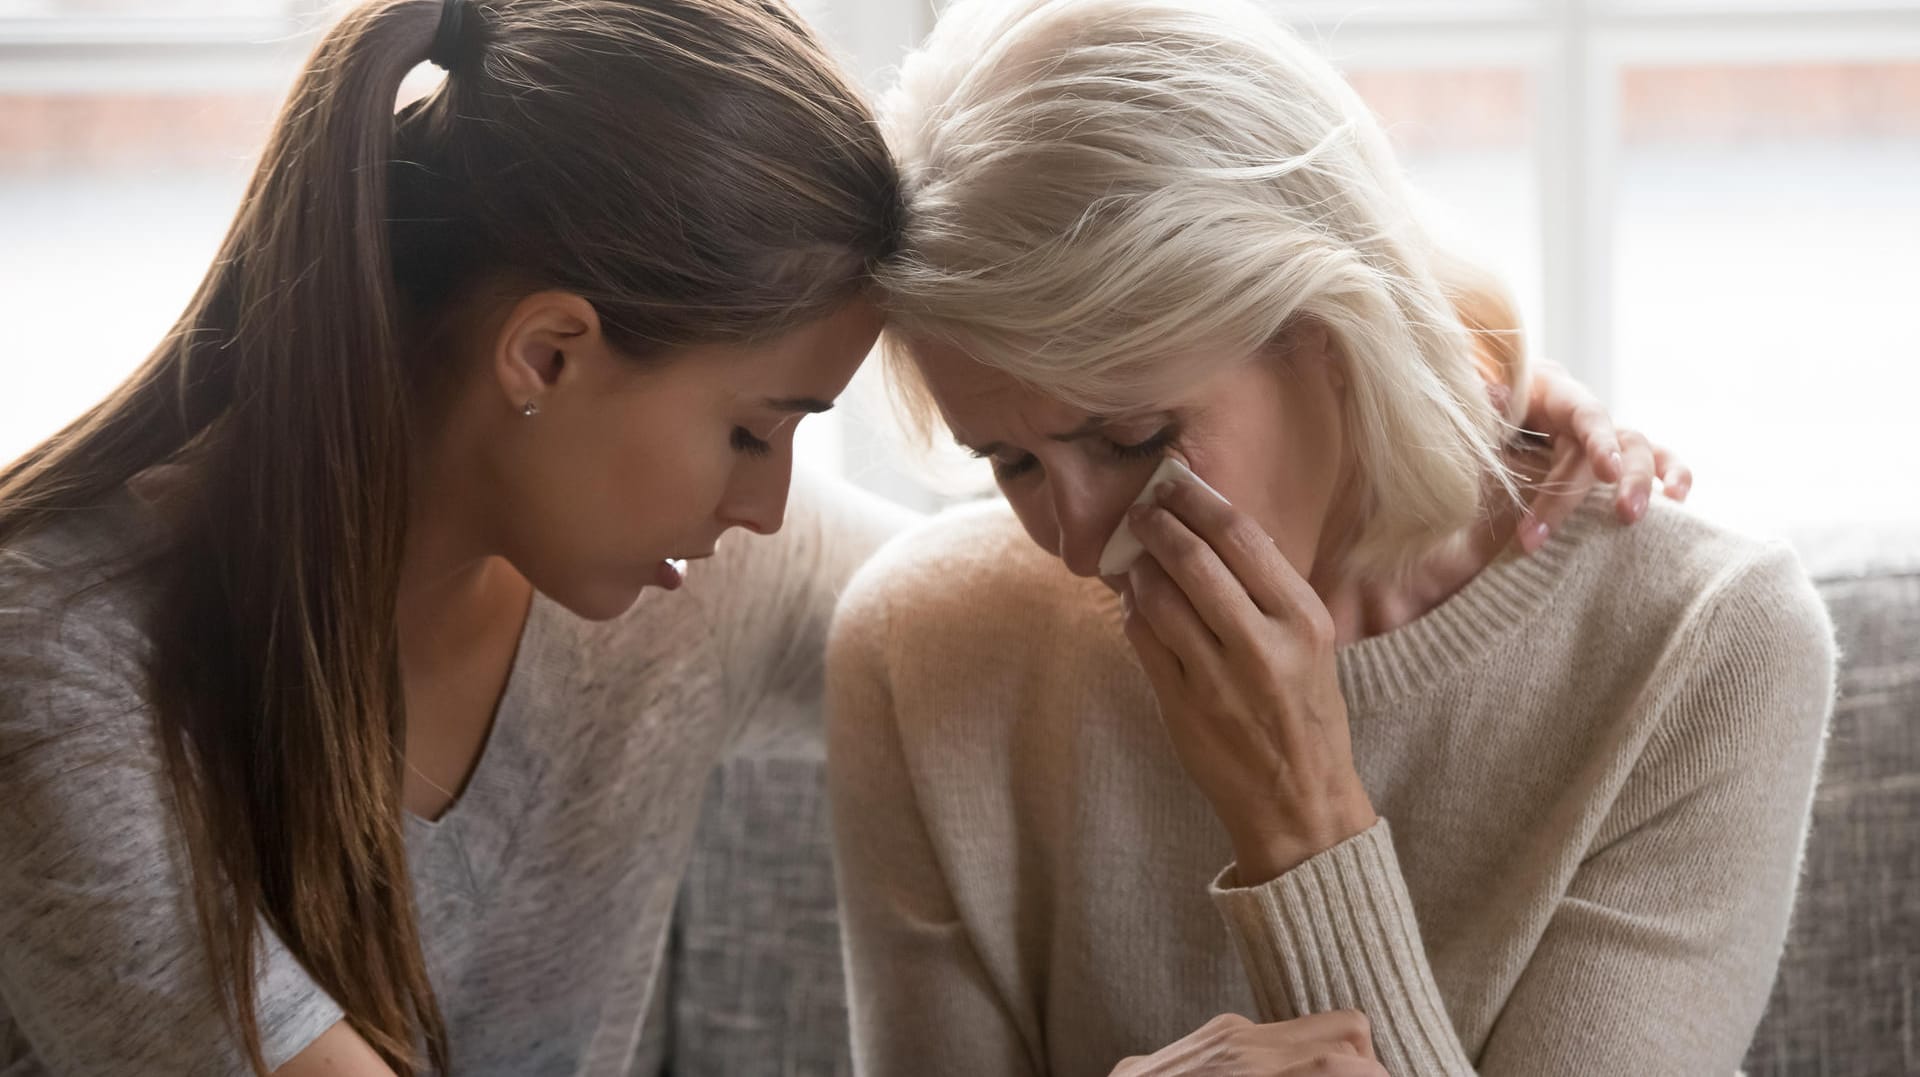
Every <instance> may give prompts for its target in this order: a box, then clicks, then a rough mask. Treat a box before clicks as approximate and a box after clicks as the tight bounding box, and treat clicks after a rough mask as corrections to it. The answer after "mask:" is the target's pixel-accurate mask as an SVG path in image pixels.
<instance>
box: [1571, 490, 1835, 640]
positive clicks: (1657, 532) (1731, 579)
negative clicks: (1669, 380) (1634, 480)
mask: <svg viewBox="0 0 1920 1077" xmlns="http://www.w3.org/2000/svg"><path fill="white" fill-rule="evenodd" d="M1610 506H1611V494H1610V492H1606V491H1597V492H1596V495H1595V497H1593V498H1592V499H1590V500H1589V501H1588V503H1587V505H1586V506H1585V507H1584V508H1583V509H1582V510H1581V514H1580V523H1581V534H1580V536H1579V539H1578V541H1577V542H1576V543H1575V548H1574V549H1573V550H1572V551H1571V557H1570V558H1569V561H1570V563H1569V566H1568V569H1569V574H1570V575H1571V576H1572V577H1573V578H1574V579H1575V580H1576V581H1577V586H1578V587H1579V589H1580V590H1581V591H1582V592H1583V594H1584V597H1585V598H1586V599H1587V600H1588V601H1589V602H1591V603H1593V604H1595V605H1597V606H1601V607H1603V608H1609V609H1614V610H1622V609H1634V608H1637V609H1638V610H1639V611H1640V616H1639V619H1640V620H1641V621H1642V622H1643V624H1644V623H1645V622H1647V621H1649V620H1651V621H1653V622H1655V623H1660V624H1663V625H1666V626H1669V627H1671V628H1673V629H1674V630H1675V631H1676V632H1692V633H1696V634H1697V633H1700V632H1702V631H1706V632H1710V633H1712V634H1715V635H1719V636H1723V637H1726V638H1729V639H1731V640H1738V639H1741V638H1745V637H1755V638H1758V637H1774V642H1785V641H1786V639H1797V640H1798V641H1800V642H1801V643H1803V644H1806V645H1807V646H1808V647H1810V648H1811V649H1813V650H1816V651H1830V650H1831V649H1832V633H1831V629H1830V626H1829V624H1828V622H1827V616H1826V610H1825V607H1824V606H1823V605H1822V603H1821V601H1820V596H1819V594H1818V593H1817V592H1816V591H1815V589H1814V586H1813V581H1812V579H1811V577H1810V576H1808V574H1807V572H1806V570H1805V568H1803V567H1802V566H1801V564H1800V559H1799V557H1798V556H1797V555H1796V554H1795V553H1794V551H1793V548H1792V547H1791V546H1790V545H1788V544H1787V543H1786V542H1784V541H1782V540H1778V539H1763V538H1758V537H1754V536H1751V535H1748V534H1746V533H1744V532H1742V531H1739V530H1737V529H1734V528H1731V527H1728V526H1726V525H1724V524H1720V523H1717V522H1715V521H1713V520H1711V519H1708V518H1706V517H1704V516H1701V515H1699V514H1697V513H1695V512H1694V511H1693V510H1691V509H1689V508H1687V507H1685V506H1682V505H1675V504H1672V503H1671V502H1667V501H1664V500H1660V499H1655V501H1654V503H1653V504H1652V505H1650V506H1649V509H1648V512H1647V516H1646V518H1645V519H1644V520H1643V521H1642V522H1640V523H1639V524H1636V525H1634V526H1631V527H1623V526H1620V525H1618V524H1616V523H1615V522H1614V521H1613V520H1612V518H1611V508H1610Z"/></svg>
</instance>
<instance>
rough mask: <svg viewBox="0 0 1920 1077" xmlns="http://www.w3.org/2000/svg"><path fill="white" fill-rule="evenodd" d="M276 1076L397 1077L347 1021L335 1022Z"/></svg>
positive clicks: (288, 1062) (289, 1060) (282, 1067)
mask: <svg viewBox="0 0 1920 1077" xmlns="http://www.w3.org/2000/svg"><path fill="white" fill-rule="evenodd" d="M273 1077H394V1075H393V1069H392V1067H390V1066H388V1065H387V1063H386V1060H384V1059H382V1058H381V1057H380V1054H379V1052H377V1051H375V1050H374V1049H373V1048H371V1047H369V1046H367V1041H366V1040H363V1039H361V1038H360V1034H359V1033H358V1032H355V1031H354V1030H353V1026H352V1025H349V1024H347V1023H346V1022H345V1021H339V1022H335V1024H334V1026H333V1027H332V1028H329V1029H327V1030H326V1031H325V1032H322V1033H321V1034H320V1038H319V1039H317V1040H314V1041H313V1042H312V1043H311V1044H309V1045H308V1046H307V1049H306V1050H304V1051H301V1052H300V1053H299V1054H297V1055H294V1056H293V1057H292V1058H291V1059H288V1060H287V1064H286V1065H284V1066H281V1067H280V1068H279V1069H277V1070H274V1071H273Z"/></svg>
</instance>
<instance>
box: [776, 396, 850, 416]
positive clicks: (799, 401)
mask: <svg viewBox="0 0 1920 1077" xmlns="http://www.w3.org/2000/svg"><path fill="white" fill-rule="evenodd" d="M760 406H761V407H764V408H768V409H770V410H772V411H798V412H804V413H806V414H808V415H819V414H821V413H822V412H828V411H832V410H833V404H832V402H831V401H827V400H819V399H816V398H814V397H811V396H783V397H770V398H768V399H766V400H762V401H761V402H760Z"/></svg>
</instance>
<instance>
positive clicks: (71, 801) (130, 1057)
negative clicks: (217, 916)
mask: <svg viewBox="0 0 1920 1077" xmlns="http://www.w3.org/2000/svg"><path fill="white" fill-rule="evenodd" d="M56 602H57V600H56ZM77 605H78V604H76V606H77ZM125 635H127V633H124V632H120V631H118V630H117V629H114V628H113V627H112V626H108V627H106V628H102V627H98V626H96V625H93V624H90V623H87V622H86V621H84V620H83V619H81V618H79V617H77V616H76V617H56V616H53V615H49V614H47V613H45V612H42V609H40V608H37V607H36V604H34V603H31V602H30V601H29V600H27V599H24V598H22V597H21V596H19V595H10V596H8V597H6V598H4V599H0V789H4V790H6V797H5V807H4V809H0V815H3V816H4V822H3V823H0V938H4V939H5V944H4V946H0V996H3V997H4V999H5V1003H6V1010H7V1012H8V1013H9V1014H10V1015H11V1016H12V1017H13V1019H14V1020H15V1021H16V1022H17V1023H18V1025H19V1030H20V1033H21V1035H22V1036H23V1037H24V1039H25V1041H26V1043H27V1045H28V1046H29V1048H30V1050H31V1051H32V1053H33V1056H34V1057H35V1058H36V1059H37V1060H38V1061H39V1062H40V1063H41V1064H42V1065H43V1066H44V1068H45V1071H46V1072H48V1073H50V1074H63V1075H80V1074H122V1073H224V1072H233V1071H236V1070H240V1069H242V1068H244V1063H243V1062H242V1061H241V1054H240V1051H239V1049H238V1046H237V1044H236V1043H235V1041H234V1039H233V1036H232V1034H231V1032H230V1030H229V1028H228V1026H227V1023H226V1021H225V1018H224V1014H223V1011H222V1006H221V1002H220V1000H219V998H218V997H217V995H216V994H215V992H214V990H213V986H212V984H211V982H210V976H209V973H208V970H207V964H206V961H205V957H204V953H203V950H202V945H201V941H200V935H199V930H198V924H197V921H196V919H195V914H194V909H193V901H192V896H191V890H190V889H189V882H188V877H187V866H186V862H185V854H184V850H183V847H182V844H181V841H182V839H181V835H180V834H179V832H178V827H177V824H176V821H175V818H174V814H173V808H172V797H171V794H170V792H169V790H168V787H167V780H166V776H165V774H164V772H163V771H162V770H161V763H160V760H161V753H160V751H159V748H158V745H157V744H156V743H155V741H154V732H153V722H152V715H151V712H150V711H149V710H148V709H147V707H146V705H145V703H144V701H143V700H142V699H141V697H140V695H139V693H138V692H137V691H136V690H135V688H134V685H135V684H136V683H138V673H137V670H135V669H133V668H130V667H132V665H133V661H132V659H131V658H130V657H129V656H130V655H131V654H132V653H134V650H135V644H134V642H133V641H131V640H128V639H125V638H116V637H119V636H125ZM260 930H261V934H260V946H259V950H258V954H257V961H258V977H257V980H256V982H255V984H254V985H253V989H254V991H255V1001H256V1006H257V1011H258V1017H259V1025H260V1031H261V1041H262V1043H261V1046H262V1049H263V1051H264V1053H265V1055H266V1060H267V1064H268V1065H269V1066H274V1065H278V1064H280V1063H282V1062H284V1061H285V1060H287V1059H288V1058H290V1057H292V1056H294V1055H295V1054H297V1053H298V1052H300V1051H301V1050H303V1049H304V1048H306V1046H307V1045H308V1044H309V1043H311V1042H312V1041H313V1040H315V1038H317V1037H319V1036H320V1035H321V1033H322V1032H324V1031H325V1030H326V1029H327V1028H328V1027H329V1026H331V1025H333V1024H334V1023H335V1022H336V1021H338V1020H340V1017H341V1014H340V1010H339V1008H338V1007H337V1006H336V1005H335V1004H334V1003H333V1001H332V1000H331V999H330V998H328V996H327V995H326V993H325V992H324V991H322V990H321V989H320V987H319V986H318V985H316V984H314V983H313V981H312V980H311V979H309V978H308V976H307V975H306V973H305V972H304V971H303V970H302V969H301V968H300V965H299V963H298V962H297V961H295V960H294V959H293V957H292V956H291V955H290V954H288V953H287V952H286V950H285V949H284V948H283V947H282V946H281V945H280V943H279V941H278V939H277V938H275V937H274V935H273V933H272V931H271V930H270V929H268V928H267V927H266V926H265V925H264V924H262V926H261V929H260ZM345 1072H351V1071H345ZM374 1072H376V1073H377V1072H378V1071H374Z"/></svg>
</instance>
